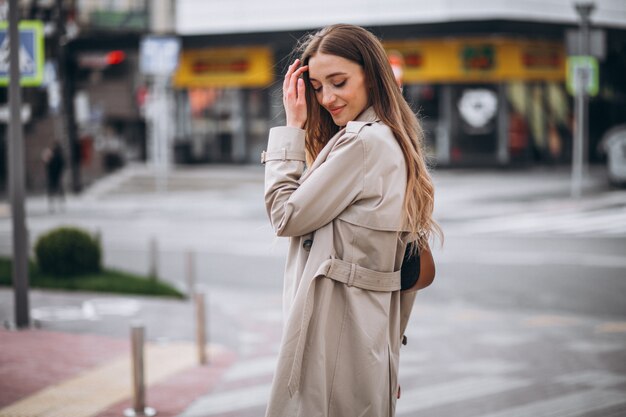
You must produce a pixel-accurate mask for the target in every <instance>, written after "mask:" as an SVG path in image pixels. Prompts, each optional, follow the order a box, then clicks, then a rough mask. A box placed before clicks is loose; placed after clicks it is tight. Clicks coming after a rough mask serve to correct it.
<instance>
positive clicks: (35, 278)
mask: <svg viewBox="0 0 626 417" xmlns="http://www.w3.org/2000/svg"><path fill="white" fill-rule="evenodd" d="M28 264H29V267H28V268H29V270H28V272H29V276H30V287H32V288H53V289H58V290H69V291H94V292H108V293H117V294H138V295H158V296H164V297H174V298H185V295H184V294H183V293H181V292H180V291H178V290H177V289H176V288H174V287H172V286H171V285H169V284H167V283H165V282H162V281H158V280H155V279H151V278H148V277H143V276H139V275H135V274H130V273H127V272H121V271H116V270H113V269H103V270H102V271H101V272H99V273H94V274H86V275H79V276H76V277H55V276H50V275H45V274H42V273H41V272H40V271H39V268H37V265H36V264H35V263H34V262H32V261H29V262H28ZM12 274H13V271H12V269H11V260H10V259H8V258H5V257H0V286H12V285H13V280H12V278H11V276H12Z"/></svg>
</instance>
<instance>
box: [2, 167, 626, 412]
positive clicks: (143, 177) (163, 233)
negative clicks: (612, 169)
mask: <svg viewBox="0 0 626 417" xmlns="http://www.w3.org/2000/svg"><path fill="white" fill-rule="evenodd" d="M592 174H593V175H592V176H590V177H589V179H588V181H587V184H586V189H585V194H584V196H583V198H581V199H571V198H569V196H568V191H569V176H568V172H567V171H565V170H559V169H557V170H530V171H485V172H476V171H474V172H471V171H443V172H437V173H435V180H436V181H435V182H436V186H437V200H436V201H437V204H436V218H437V219H438V220H439V221H440V224H441V226H442V227H443V229H444V231H445V234H446V237H445V242H444V244H443V246H442V247H440V246H438V245H437V244H436V243H435V245H434V246H433V250H434V255H435V259H436V262H437V268H438V270H437V278H436V280H435V283H434V284H433V286H432V287H430V288H428V289H426V290H424V291H423V292H421V293H420V294H418V300H417V303H416V308H415V312H414V315H413V317H412V319H411V323H410V327H409V329H408V331H407V333H408V336H409V340H410V343H409V345H408V346H407V347H406V348H404V350H403V353H402V359H401V360H402V363H401V384H402V386H403V393H404V394H403V395H404V396H406V397H408V398H410V399H411V401H405V402H400V403H399V406H398V415H399V416H413V415H428V416H430V417H439V416H441V417H450V416H455V417H456V416H459V417H485V416H487V417H521V416H527V415H533V416H536V417H541V416H546V417H547V416H557V415H558V416H561V417H574V416H575V417H581V416H589V417H600V416H602V417H606V416H616V417H617V416H621V415H626V395H624V394H625V393H626V367H625V366H624V364H626V302H625V300H626V190H615V189H609V188H607V187H606V185H605V181H604V178H603V174H602V172H601V171H594V172H592ZM262 177H263V173H262V170H261V169H260V168H259V167H210V168H207V169H198V170H184V171H176V172H174V173H173V174H172V175H170V177H168V180H167V183H166V185H167V187H166V190H165V191H163V190H162V191H158V190H157V188H156V186H155V181H154V177H153V176H152V175H151V174H150V172H149V170H147V169H145V168H142V167H131V168H129V169H126V170H124V171H123V172H120V173H118V174H116V175H114V176H111V177H109V178H107V179H106V180H105V181H102V182H100V183H98V184H96V185H95V186H93V187H91V188H90V189H89V190H88V191H87V192H86V193H84V194H83V195H82V196H79V197H71V198H70V199H69V200H68V201H67V204H66V208H65V210H64V211H60V212H54V213H50V212H49V211H48V208H47V205H46V201H45V199H44V198H43V197H38V196H34V197H32V198H30V199H29V200H28V227H29V230H30V234H31V240H34V239H36V237H37V236H38V235H39V234H41V233H43V232H44V231H46V230H49V229H50V228H52V227H55V226H58V225H63V224H72V225H78V226H82V227H85V228H88V229H89V230H92V231H94V232H95V231H97V232H99V233H100V234H101V236H102V240H103V245H104V250H105V256H104V258H105V263H106V264H107V265H108V266H113V267H118V268H122V269H128V270H131V271H136V272H147V271H148V268H149V265H150V254H149V250H148V248H149V246H150V242H151V240H152V239H155V240H156V242H157V246H158V256H157V264H158V270H159V275H160V277H161V279H164V280H167V281H170V282H172V283H174V284H175V285H177V286H179V287H180V288H181V289H183V290H189V288H190V286H191V285H194V286H195V287H196V288H201V289H204V290H205V291H207V292H208V293H209V296H210V300H211V303H210V307H209V311H210V317H211V324H210V337H211V341H212V343H218V344H221V345H224V346H226V347H227V348H229V349H232V350H235V351H236V352H237V353H238V355H239V358H240V360H239V362H238V363H237V365H236V366H235V367H234V368H233V369H232V370H231V371H230V373H229V374H228V375H227V376H226V377H225V378H226V381H227V382H226V383H225V385H223V386H222V387H221V388H220V389H218V390H217V391H216V392H211V393H207V396H206V397H205V398H203V399H202V400H199V401H198V402H197V403H196V404H194V405H192V406H191V407H190V409H189V410H188V412H187V413H185V414H184V415H183V416H184V417H191V416H199V415H202V416H211V415H238V416H257V415H260V414H262V410H263V407H264V404H265V402H266V399H267V392H268V390H269V383H270V381H271V374H272V370H273V364H274V363H275V355H276V352H277V349H278V341H279V339H280V328H281V322H280V320H281V318H280V317H281V306H280V293H281V287H282V271H283V264H284V254H285V252H286V241H285V240H284V239H278V238H275V237H274V236H273V233H272V230H271V228H270V226H269V224H268V221H267V218H266V215H265V212H264V207H263V199H262ZM10 231H11V223H10V217H9V215H8V207H7V206H6V205H4V206H2V205H0V253H9V252H10V250H11V238H10V236H11V235H10ZM190 260H191V261H190ZM190 262H191V264H192V265H193V268H192V270H193V274H191V275H190V273H189V271H190V269H189V263H190ZM10 295H11V294H10V290H1V291H0V319H2V320H6V319H10V315H11V308H10ZM98 298H101V296H98V295H95V294H66V293H53V292H45V291H43V292H42V291H33V293H32V300H33V301H32V304H33V306H34V308H35V310H37V311H36V312H38V313H40V314H41V313H42V311H43V312H45V308H46V307H62V306H69V307H72V308H74V311H78V310H80V311H84V306H85V303H87V305H89V306H91V307H93V306H94V305H97V299H98ZM104 298H107V297H104ZM94 299H96V301H94ZM137 300H139V301H138V302H139V305H140V307H137V311H136V312H135V313H132V315H133V317H137V316H140V317H141V318H143V319H144V320H145V321H146V322H147V323H148V327H149V330H148V337H149V338H150V339H152V340H161V339H189V338H192V337H193V328H192V327H193V324H192V320H190V319H189V318H190V317H192V315H193V309H192V306H191V305H190V304H189V303H185V302H170V301H167V302H166V301H163V300H150V299H144V298H142V297H138V298H137ZM81 306H82V307H81ZM127 307H128V306H127ZM131 309H132V308H131ZM127 319H128V318H127V317H117V318H116V317H103V318H101V319H99V320H66V321H63V320H50V321H45V320H44V321H42V322H41V323H42V326H43V327H44V328H48V329H51V330H61V331H75V332H96V333H102V334H109V335H115V336H120V337H124V336H125V335H126V334H127V325H126V324H127ZM244 394H245V395H247V396H248V397H247V398H248V401H247V402H246V405H245V406H244V405H241V404H239V405H238V402H237V401H232V399H233V398H239V397H241V396H242V395H244ZM253 394H254V395H253ZM237 407H240V408H237ZM212 410H213V411H212ZM215 410H222V412H220V413H218V412H217V411H215ZM229 412H230V413H235V414H228V413H229Z"/></svg>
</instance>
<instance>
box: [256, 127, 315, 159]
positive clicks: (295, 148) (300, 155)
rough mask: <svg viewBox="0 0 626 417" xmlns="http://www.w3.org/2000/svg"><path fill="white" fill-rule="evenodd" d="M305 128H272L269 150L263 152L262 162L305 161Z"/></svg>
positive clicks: (268, 144)
mask: <svg viewBox="0 0 626 417" xmlns="http://www.w3.org/2000/svg"><path fill="white" fill-rule="evenodd" d="M304 134H305V133H304V130H303V129H298V128H295V127H288V126H280V127H273V128H272V129H270V138H269V141H268V143H267V150H266V151H263V152H262V153H261V163H263V164H264V163H265V162H267V161H287V160H290V161H293V160H295V161H303V162H304V161H305V160H306V157H305V151H304V149H305V148H304V143H305V142H304Z"/></svg>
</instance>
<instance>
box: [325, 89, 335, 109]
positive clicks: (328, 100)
mask: <svg viewBox="0 0 626 417" xmlns="http://www.w3.org/2000/svg"><path fill="white" fill-rule="evenodd" d="M334 101H335V94H333V93H332V92H330V93H326V92H324V93H323V96H322V105H323V106H324V107H328V106H330V105H331V104H332V103H333V102H334Z"/></svg>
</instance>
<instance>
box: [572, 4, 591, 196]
mask: <svg viewBox="0 0 626 417" xmlns="http://www.w3.org/2000/svg"><path fill="white" fill-rule="evenodd" d="M574 8H575V9H576V12H577V13H578V16H579V18H580V22H579V24H580V32H579V36H578V55H579V56H582V57H588V56H589V55H590V40H589V26H590V16H591V13H593V11H594V9H595V8H596V5H595V3H593V2H581V3H575V4H574ZM575 76H576V79H575V80H574V84H576V85H577V88H576V96H575V112H576V113H575V119H576V128H575V137H574V144H573V145H574V146H573V152H572V196H573V197H580V195H581V189H582V180H583V173H584V172H585V171H587V169H586V164H587V159H588V157H587V148H588V130H589V127H588V118H589V113H588V112H589V109H588V107H589V106H588V92H587V88H588V85H589V81H590V77H591V74H590V73H589V70H588V69H585V70H580V71H576V75H575Z"/></svg>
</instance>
